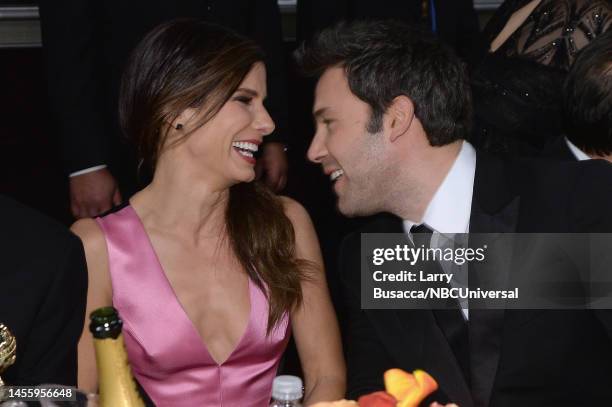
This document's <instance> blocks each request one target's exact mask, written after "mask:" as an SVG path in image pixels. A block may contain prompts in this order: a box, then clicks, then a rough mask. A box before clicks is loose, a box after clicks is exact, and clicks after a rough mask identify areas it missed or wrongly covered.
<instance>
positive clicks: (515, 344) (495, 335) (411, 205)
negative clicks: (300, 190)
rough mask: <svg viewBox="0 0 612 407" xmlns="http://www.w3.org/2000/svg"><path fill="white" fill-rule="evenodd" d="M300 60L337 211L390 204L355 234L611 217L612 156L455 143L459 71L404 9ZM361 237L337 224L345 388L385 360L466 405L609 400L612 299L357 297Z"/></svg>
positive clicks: (562, 223) (591, 221)
mask: <svg viewBox="0 0 612 407" xmlns="http://www.w3.org/2000/svg"><path fill="white" fill-rule="evenodd" d="M298 60H299V62H300V63H301V65H302V67H303V68H304V70H305V71H306V72H309V73H312V74H316V75H319V81H318V83H317V87H316V91H315V103H314V108H313V111H314V116H315V120H316V125H317V130H316V134H315V136H314V138H313V140H312V144H311V146H310V149H309V151H308V157H309V159H310V160H311V161H313V162H315V163H318V164H321V166H322V167H323V171H324V172H325V173H326V174H328V175H329V176H330V179H331V181H332V182H333V183H334V186H333V189H334V191H335V192H336V194H337V196H338V208H339V210H340V212H342V213H343V214H344V215H347V216H363V215H369V214H374V213H380V212H388V213H390V214H392V216H389V217H383V218H380V219H378V220H376V221H374V222H373V223H372V224H370V225H369V226H367V227H366V228H364V229H363V230H362V232H379V233H382V232H399V233H401V232H406V233H410V231H411V229H412V228H413V226H416V225H420V226H421V227H426V228H428V229H430V230H432V231H433V235H434V236H435V235H436V234H438V235H439V234H440V233H445V234H454V233H465V232H476V233H485V232H492V233H500V232H501V233H509V232H521V233H530V232H550V233H564V232H578V233H580V232H609V231H610V230H612V216H611V212H610V208H611V207H612V188H611V186H612V168H610V167H609V166H608V164H607V163H603V162H600V161H597V160H592V161H588V162H584V163H573V162H568V163H566V162H551V163H540V162H537V161H529V160H516V161H513V160H501V159H497V158H494V157H491V156H487V155H485V154H482V153H480V152H477V151H475V149H474V148H473V147H472V146H471V145H470V144H469V143H467V142H465V141H464V139H465V137H466V136H467V135H468V133H469V129H470V115H471V100H470V92H469V88H468V85H467V82H468V81H467V77H466V74H465V71H464V69H463V68H462V65H461V63H460V62H459V60H458V59H457V57H456V56H455V55H454V54H453V53H452V52H451V51H450V50H449V49H447V48H446V47H444V46H442V45H441V44H439V43H438V42H437V41H435V40H432V39H429V38H428V37H427V36H424V35H422V34H421V33H418V32H416V31H414V30H412V29H410V28H409V27H407V26H405V25H402V24H400V23H391V22H371V23H356V24H351V25H339V26H336V27H334V28H333V29H330V30H326V31H324V32H323V33H321V35H319V36H318V37H317V38H316V40H315V41H314V42H313V44H312V46H311V47H310V48H307V49H302V50H300V52H299V53H298ZM584 197H588V198H586V199H585V198H584ZM411 234H412V233H411ZM412 237H414V235H413V236H412ZM431 241H432V242H433V239H432V240H431ZM359 251H360V235H359V234H358V233H357V234H353V235H350V236H349V237H347V238H346V239H345V241H344V242H343V246H342V254H341V265H340V268H341V279H342V280H343V282H344V285H345V287H346V301H347V302H348V307H349V314H350V317H349V319H350V321H349V330H348V332H346V338H347V365H348V369H347V371H348V372H349V373H348V388H349V396H351V397H353V398H354V397H357V396H359V395H361V394H364V393H368V392H371V391H375V390H380V388H381V387H382V377H383V372H384V371H385V370H386V369H389V368H402V369H404V370H408V371H412V370H414V369H417V368H420V369H424V370H425V371H427V372H429V373H430V374H431V375H432V376H433V377H434V378H436V380H437V381H438V383H439V385H440V389H439V391H438V392H436V393H435V394H434V395H433V398H432V399H435V400H438V401H441V402H447V401H452V402H455V403H457V404H458V405H460V406H461V407H471V406H495V407H498V406H504V407H505V406H545V405H550V406H553V405H554V406H562V405H563V406H573V407H575V406H589V405H603V404H606V403H609V400H610V399H612V389H610V387H609V385H608V384H609V383H610V382H611V380H612V369H611V368H610V366H611V363H612V346H611V344H612V342H611V341H610V336H611V335H612V316H611V315H610V312H609V311H593V312H590V311H543V310H513V309H508V310H505V311H504V310H501V311H502V312H499V310H478V309H467V310H461V309H451V310H447V311H446V312H444V313H438V312H435V311H432V310H368V309H365V310H362V309H361V306H360V296H361V290H360V284H361V282H360V256H359V255H358V253H359ZM462 311H463V312H462ZM572 372H574V373H572ZM578 372H580V373H578Z"/></svg>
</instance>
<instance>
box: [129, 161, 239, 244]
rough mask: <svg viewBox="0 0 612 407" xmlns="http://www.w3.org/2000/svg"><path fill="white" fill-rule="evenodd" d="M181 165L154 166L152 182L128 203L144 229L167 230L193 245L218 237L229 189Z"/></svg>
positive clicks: (220, 231) (222, 228)
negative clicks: (135, 211) (184, 238)
mask: <svg viewBox="0 0 612 407" xmlns="http://www.w3.org/2000/svg"><path fill="white" fill-rule="evenodd" d="M193 175H194V174H190V173H189V171H187V169H186V168H185V167H182V166H172V167H171V166H164V165H162V166H158V167H157V169H156V171H155V175H154V177H153V181H152V182H151V183H150V184H149V185H148V186H147V187H146V188H144V189H143V190H141V191H140V192H138V193H137V194H136V195H134V197H133V198H132V199H131V200H130V203H131V204H132V206H133V207H134V208H135V209H136V210H137V212H138V214H139V216H140V217H141V218H142V221H143V223H144V224H145V226H150V227H154V228H155V229H160V230H164V231H171V232H173V233H177V234H180V235H182V236H185V237H186V238H188V239H190V240H192V241H193V242H194V243H196V244H197V242H198V241H199V240H201V239H202V238H209V237H213V236H217V237H218V236H221V235H222V234H223V231H224V226H225V212H226V208H227V203H228V200H229V187H227V186H226V187H221V186H219V185H216V184H215V182H213V180H212V179H207V178H206V177H202V176H201V175H200V176H199V177H198V176H193Z"/></svg>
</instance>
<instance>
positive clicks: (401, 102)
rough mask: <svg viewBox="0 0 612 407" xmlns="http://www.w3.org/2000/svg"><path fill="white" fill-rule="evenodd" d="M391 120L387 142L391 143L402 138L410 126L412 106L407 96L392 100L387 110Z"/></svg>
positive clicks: (412, 116)
mask: <svg viewBox="0 0 612 407" xmlns="http://www.w3.org/2000/svg"><path fill="white" fill-rule="evenodd" d="M387 112H388V114H389V116H390V117H389V118H390V120H391V126H390V130H391V131H390V133H389V140H390V141H391V142H392V143H393V142H395V141H396V140H397V139H398V138H400V137H401V136H403V135H404V134H405V133H406V132H407V131H408V130H409V129H410V126H412V121H413V120H414V104H413V103H412V100H410V98H409V97H408V96H405V95H400V96H397V97H396V98H395V99H393V102H391V106H389V109H388V110H387Z"/></svg>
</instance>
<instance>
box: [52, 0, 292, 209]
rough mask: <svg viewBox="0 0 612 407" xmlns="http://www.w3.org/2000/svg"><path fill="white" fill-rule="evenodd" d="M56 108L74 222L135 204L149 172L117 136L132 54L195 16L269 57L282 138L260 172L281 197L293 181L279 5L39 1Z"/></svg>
mask: <svg viewBox="0 0 612 407" xmlns="http://www.w3.org/2000/svg"><path fill="white" fill-rule="evenodd" d="M40 14H41V25H42V38H43V52H44V57H45V60H46V66H45V68H46V74H47V80H48V88H49V99H50V106H51V111H52V113H53V116H54V117H55V119H56V124H57V131H58V134H59V138H60V144H61V149H62V158H63V161H64V163H65V168H66V171H67V173H68V174H69V177H70V182H69V185H70V203H71V211H72V213H73V215H74V216H75V217H76V218H82V217H88V216H95V215H98V214H100V213H102V212H104V211H106V210H108V209H110V208H111V207H112V206H114V205H117V204H119V203H120V202H121V201H122V200H125V199H128V198H129V197H130V196H131V195H132V194H133V193H134V192H135V191H136V190H137V189H138V188H139V187H141V186H142V185H145V184H146V183H147V181H148V180H149V179H150V174H146V173H144V171H139V170H138V163H137V160H136V154H135V152H134V151H133V149H132V148H131V147H130V146H128V145H127V143H126V142H125V140H123V139H122V138H121V136H120V130H119V125H118V117H117V111H118V109H117V100H118V95H119V83H120V78H121V73H122V71H123V69H124V67H125V64H126V61H127V58H128V55H129V53H130V51H131V50H132V49H133V48H134V47H135V45H136V44H137V43H138V41H139V40H140V39H141V38H142V37H143V36H144V34H145V33H146V32H148V31H149V30H150V29H152V28H153V27H155V26H156V25H158V24H160V23H162V22H164V21H169V20H171V19H174V18H179V17H193V18H199V19H202V20H205V21H209V22H214V23H218V24H221V25H224V26H227V27H229V28H231V29H233V30H235V31H237V32H239V33H241V34H243V35H246V36H247V37H250V38H253V39H254V40H255V41H256V42H257V43H258V44H259V45H260V46H261V47H263V49H264V51H265V53H266V63H267V66H268V67H269V70H270V71H269V78H270V81H269V94H270V102H269V104H268V107H269V109H270V112H271V114H272V116H273V117H274V120H275V122H276V123H277V127H276V131H275V133H274V134H273V135H271V136H270V137H269V139H268V141H267V143H266V144H265V145H264V146H263V148H262V150H263V152H262V159H261V160H259V164H258V173H260V174H262V173H263V176H264V179H265V180H266V182H267V184H268V185H269V186H270V187H271V188H272V189H273V190H275V191H279V190H281V189H283V188H284V186H285V184H286V182H287V165H288V163H287V158H286V154H285V151H284V150H285V146H284V143H285V142H286V138H287V133H288V124H287V121H288V120H287V116H288V113H287V96H286V89H285V86H286V83H285V68H284V62H283V57H282V32H281V22H280V12H279V9H278V5H277V4H276V1H275V0H223V1H221V0H205V1H200V0H176V1H155V2H149V1H144V0H131V1H127V2H125V1H113V0H104V1H92V0H54V1H49V0H43V1H41V3H40Z"/></svg>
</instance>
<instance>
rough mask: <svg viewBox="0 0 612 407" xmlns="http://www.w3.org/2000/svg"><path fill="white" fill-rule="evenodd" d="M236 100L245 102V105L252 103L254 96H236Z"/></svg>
mask: <svg viewBox="0 0 612 407" xmlns="http://www.w3.org/2000/svg"><path fill="white" fill-rule="evenodd" d="M234 100H237V101H238V102H240V103H244V104H245V105H250V104H251V101H252V100H253V98H250V97H248V96H236V97H235V98H234Z"/></svg>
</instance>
